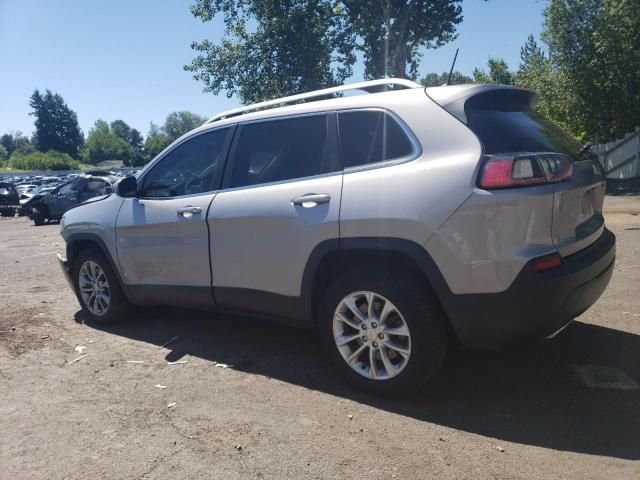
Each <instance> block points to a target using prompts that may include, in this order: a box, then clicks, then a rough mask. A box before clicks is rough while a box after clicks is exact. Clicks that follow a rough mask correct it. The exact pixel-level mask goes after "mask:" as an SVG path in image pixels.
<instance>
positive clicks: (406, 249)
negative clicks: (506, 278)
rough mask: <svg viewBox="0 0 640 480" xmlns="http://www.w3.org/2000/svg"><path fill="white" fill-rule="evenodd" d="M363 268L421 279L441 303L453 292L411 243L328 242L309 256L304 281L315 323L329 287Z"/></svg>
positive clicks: (390, 240)
mask: <svg viewBox="0 0 640 480" xmlns="http://www.w3.org/2000/svg"><path fill="white" fill-rule="evenodd" d="M364 265H369V266H370V265H376V266H380V268H382V269H386V268H391V267H393V268H394V269H397V268H401V269H403V270H405V271H407V272H409V273H411V274H412V275H415V276H416V277H417V278H419V279H421V280H422V281H423V282H424V284H425V286H426V287H428V288H431V289H432V290H433V292H434V293H435V295H436V297H437V298H438V301H440V295H441V294H443V293H447V292H449V291H450V290H449V287H448V285H447V283H446V281H445V279H444V277H443V276H442V273H441V272H440V269H439V268H438V266H437V265H436V263H435V261H434V260H433V258H431V256H430V255H429V253H428V252H427V251H426V250H425V249H424V247H422V246H421V245H419V244H417V243H415V242H413V241H411V240H406V239H401V238H386V237H378V238H374V237H352V238H342V239H332V240H327V241H325V242H322V243H320V244H319V245H318V246H316V248H315V249H314V250H313V252H312V253H311V255H310V256H309V260H308V261H307V265H306V267H305V271H304V275H303V279H302V297H303V299H304V303H305V305H306V306H307V309H308V312H307V315H308V318H309V319H311V321H312V322H314V323H315V322H316V312H317V311H318V309H317V305H318V303H319V301H320V299H321V298H322V295H323V294H324V292H325V291H326V290H327V288H328V286H329V285H330V283H331V282H332V281H333V280H334V279H335V278H337V277H338V276H339V275H341V274H343V273H345V272H347V271H348V270H351V269H353V268H357V267H359V266H364ZM440 304H441V305H442V302H441V301H440ZM445 314H446V312H445Z"/></svg>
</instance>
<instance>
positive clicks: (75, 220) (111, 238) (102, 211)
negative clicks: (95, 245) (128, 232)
mask: <svg viewBox="0 0 640 480" xmlns="http://www.w3.org/2000/svg"><path fill="white" fill-rule="evenodd" d="M124 200H125V199H124V198H122V197H119V196H118V195H115V194H111V195H109V196H108V197H106V198H104V199H103V200H100V201H96V202H89V203H85V204H83V205H79V206H77V207H74V208H72V209H71V210H67V211H66V212H65V214H64V215H63V217H62V220H61V228H60V234H61V235H62V238H63V239H64V241H65V242H68V241H69V239H71V238H72V237H73V236H88V235H90V236H94V237H96V238H98V239H100V241H101V242H102V243H103V245H104V246H105V247H106V248H107V251H108V252H107V253H108V254H109V255H111V258H114V259H115V258H117V245H116V229H115V227H116V218H117V217H118V212H119V211H120V207H121V206H122V204H123V203H124Z"/></svg>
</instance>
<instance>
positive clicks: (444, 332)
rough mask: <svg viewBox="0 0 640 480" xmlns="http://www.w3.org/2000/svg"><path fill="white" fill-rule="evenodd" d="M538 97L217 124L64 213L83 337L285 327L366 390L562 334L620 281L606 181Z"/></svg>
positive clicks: (317, 109)
mask: <svg viewBox="0 0 640 480" xmlns="http://www.w3.org/2000/svg"><path fill="white" fill-rule="evenodd" d="M355 90H358V91H360V92H364V93H366V94H362V95H349V94H348V93H351V91H355ZM536 100H537V97H536V95H535V94H534V93H532V92H530V91H527V90H523V89H519V88H513V87H504V86H496V85H461V86H443V87H436V88H427V89H426V90H425V89H424V88H422V87H421V86H420V85H418V84H415V83H413V82H410V81H407V80H396V79H384V80H377V81H372V82H364V83H360V84H353V85H349V86H343V87H337V88H332V89H326V90H321V91H317V92H312V93H308V94H302V95H296V96H294V97H288V98H282V99H277V100H274V101H271V102H264V103H261V104H257V105H251V106H248V107H243V108H240V109H236V110H232V111H229V112H225V113H222V114H220V115H217V116H215V117H213V118H212V119H211V120H209V121H208V122H207V123H206V124H204V125H203V126H201V127H199V128H197V129H195V130H193V131H191V132H189V133H188V134H186V135H184V136H183V137H182V138H180V139H178V140H177V141H175V142H174V143H173V144H172V145H170V146H169V147H168V148H167V149H165V150H164V151H163V152H162V153H161V154H160V155H158V157H157V158H155V159H154V160H153V161H152V162H151V163H150V164H149V165H147V166H146V168H145V169H144V170H143V171H142V172H140V173H139V175H137V176H136V177H127V178H125V179H123V180H121V181H120V182H119V183H118V184H117V185H116V187H115V189H116V192H115V193H114V194H111V195H107V196H103V197H99V198H97V199H93V201H91V202H90V203H86V204H83V205H80V206H78V207H75V208H73V209H71V210H69V211H67V212H66V213H65V215H64V217H63V219H62V236H63V238H64V240H65V241H66V255H61V262H62V267H63V269H64V271H65V272H67V274H68V278H69V280H70V283H71V285H72V288H73V289H74V291H75V292H76V294H77V296H78V299H79V302H80V305H81V306H82V309H83V310H84V313H85V314H86V316H87V317H88V319H89V320H91V321H94V322H100V323H111V322H114V321H117V320H120V319H121V318H123V317H125V316H126V313H127V310H128V309H129V307H130V306H131V305H177V306H188V307H198V308H202V309H212V310H220V311H240V312H251V313H257V314H261V315H263V316H265V317H275V318H281V319H288V320H292V321H296V322H299V323H301V324H306V325H310V326H314V327H315V328H317V330H318V333H319V337H320V339H321V341H322V343H323V346H324V348H325V349H326V351H327V354H328V355H329V357H330V358H331V360H332V361H333V362H334V363H335V365H336V368H337V369H338V370H340V371H341V372H343V373H344V374H345V375H346V377H347V378H348V379H350V380H351V382H352V383H354V384H356V385H357V386H358V387H360V388H362V389H365V390H367V391H369V392H373V393H376V394H386V395H393V394H400V393H403V392H407V391H410V390H415V389H418V388H420V387H421V386H422V385H424V384H425V382H426V381H427V380H428V379H429V378H430V377H432V376H433V375H434V374H435V373H436V372H437V371H438V370H439V369H440V367H441V366H442V363H443V361H444V358H445V353H446V350H447V345H448V344H449V343H451V341H452V340H455V341H456V342H459V343H461V344H462V345H465V346H470V347H496V346H500V345H503V344H505V343H508V342H515V341H518V340H521V339H525V338H531V337H543V336H549V335H552V334H554V333H555V332H557V331H559V330H561V329H562V328H563V327H565V326H566V325H567V324H568V323H569V322H570V321H571V319H572V318H573V317H575V316H577V315H579V314H581V313H582V312H584V311H585V310H586V309H587V308H589V307H590V306H591V305H592V304H593V303H594V302H595V301H596V300H597V299H598V297H599V296H600V295H601V293H602V292H603V291H604V289H605V288H606V286H607V284H608V282H609V279H610V277H611V273H612V271H613V263H614V258H615V237H614V236H613V234H611V233H610V232H609V231H608V230H607V229H606V228H605V226H604V219H603V216H602V202H603V197H604V192H605V182H604V177H603V175H602V173H601V171H600V169H599V167H598V163H597V162H596V161H594V159H593V158H592V157H591V155H590V154H589V151H588V147H582V146H581V145H580V144H578V143H577V142H576V141H575V140H574V139H573V138H572V137H571V136H569V135H568V134H567V133H565V132H564V131H562V130H561V129H560V128H558V127H557V126H555V125H553V124H552V123H550V122H549V121H548V120H546V119H545V118H543V117H542V116H541V115H540V114H539V113H537V112H536V111H535V110H533V109H532V107H533V105H534V104H535V102H536Z"/></svg>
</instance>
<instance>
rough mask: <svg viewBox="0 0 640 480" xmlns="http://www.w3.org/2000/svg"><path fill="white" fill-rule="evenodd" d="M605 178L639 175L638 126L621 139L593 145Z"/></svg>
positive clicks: (639, 140) (639, 129) (639, 130)
mask: <svg viewBox="0 0 640 480" xmlns="http://www.w3.org/2000/svg"><path fill="white" fill-rule="evenodd" d="M593 150H594V152H596V153H597V154H598V158H599V159H600V163H601V164H602V166H603V167H604V169H605V172H606V174H607V178H614V179H618V180H621V179H627V178H633V177H639V176H640V127H636V129H635V131H634V132H631V133H628V134H627V135H626V136H625V137H624V138H623V139H621V140H615V141H613V142H609V143H603V144H600V145H595V146H594V147H593Z"/></svg>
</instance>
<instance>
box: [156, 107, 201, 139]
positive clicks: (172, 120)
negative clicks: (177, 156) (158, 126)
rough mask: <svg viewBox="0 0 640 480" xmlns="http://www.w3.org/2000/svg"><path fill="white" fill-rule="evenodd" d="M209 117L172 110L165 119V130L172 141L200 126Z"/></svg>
mask: <svg viewBox="0 0 640 480" xmlns="http://www.w3.org/2000/svg"><path fill="white" fill-rule="evenodd" d="M206 121H207V119H206V118H205V117H201V116H200V115H196V114H195V113H191V112H172V113H170V114H169V115H168V116H167V118H166V120H165V121H164V126H163V127H162V130H163V132H164V133H165V134H166V135H167V137H169V140H170V141H172V142H173V141H174V140H175V139H177V138H179V137H181V136H182V135H184V134H185V133H187V132H189V131H191V130H193V129H194V128H197V127H199V126H200V125H202V124H203V123H204V122H206Z"/></svg>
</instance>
